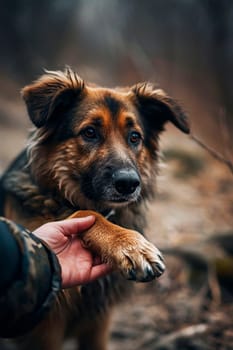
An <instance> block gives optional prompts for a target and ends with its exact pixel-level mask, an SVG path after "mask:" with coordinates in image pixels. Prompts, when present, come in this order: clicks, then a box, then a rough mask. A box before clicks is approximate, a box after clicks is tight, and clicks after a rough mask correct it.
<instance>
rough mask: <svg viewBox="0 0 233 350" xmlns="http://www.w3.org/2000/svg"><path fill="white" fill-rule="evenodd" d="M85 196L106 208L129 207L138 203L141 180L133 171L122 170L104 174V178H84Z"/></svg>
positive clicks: (83, 189)
mask: <svg viewBox="0 0 233 350" xmlns="http://www.w3.org/2000/svg"><path fill="white" fill-rule="evenodd" d="M82 191H83V193H84V195H85V196H86V197H87V198H88V199H89V200H91V201H92V202H93V203H96V204H97V205H98V206H102V205H103V206H104V207H105V208H114V207H122V206H127V205H128V204H130V203H133V202H136V201H137V200H138V199H139V197H140V194H141V179H140V177H139V175H138V173H137V172H136V171H135V170H132V169H128V168H127V169H120V170H116V171H114V172H111V173H110V172H107V171H106V172H104V170H102V176H94V177H91V176H87V177H84V181H83V183H82Z"/></svg>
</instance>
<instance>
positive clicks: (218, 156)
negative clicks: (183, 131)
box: [189, 134, 233, 174]
mask: <svg viewBox="0 0 233 350" xmlns="http://www.w3.org/2000/svg"><path fill="white" fill-rule="evenodd" d="M189 136H190V138H191V139H192V140H193V141H195V142H196V143H197V144H198V145H199V146H201V147H202V148H204V149H205V150H206V151H207V152H209V153H210V154H211V155H212V156H213V157H214V158H215V159H217V160H219V161H220V162H222V163H224V164H226V166H227V167H228V168H229V169H230V171H231V173H232V174H233V163H232V162H231V161H230V160H229V159H225V158H224V157H223V156H222V154H220V153H218V152H217V151H215V150H213V149H212V148H211V147H209V146H207V145H206V144H204V143H203V142H202V141H201V140H199V138H198V137H196V136H195V135H193V134H190V135H189Z"/></svg>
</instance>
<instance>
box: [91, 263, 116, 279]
mask: <svg viewBox="0 0 233 350" xmlns="http://www.w3.org/2000/svg"><path fill="white" fill-rule="evenodd" d="M112 270H113V269H112V267H111V266H109V265H107V264H100V265H96V266H93V267H92V269H91V274H90V280H89V282H92V281H94V280H96V279H97V278H100V277H103V276H105V275H107V274H108V273H110V272H112Z"/></svg>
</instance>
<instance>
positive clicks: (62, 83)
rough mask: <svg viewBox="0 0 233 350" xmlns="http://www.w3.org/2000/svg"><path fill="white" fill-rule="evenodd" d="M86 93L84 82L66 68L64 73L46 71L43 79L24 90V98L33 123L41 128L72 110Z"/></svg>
mask: <svg viewBox="0 0 233 350" xmlns="http://www.w3.org/2000/svg"><path fill="white" fill-rule="evenodd" d="M84 91H85V84H84V81H83V80H82V79H81V78H80V77H79V76H78V75H77V74H76V73H75V72H73V71H72V70H71V69H70V68H66V69H65V71H64V72H61V71H46V74H44V75H43V76H42V77H41V78H39V79H38V80H37V81H35V82H34V83H33V84H31V85H28V86H26V87H24V88H23V89H22V96H23V99H24V101H25V103H26V106H27V110H28V114H29V117H30V119H31V121H32V122H33V123H34V124H35V126H37V127H38V128H40V127H42V126H44V125H45V124H47V123H48V122H49V121H52V120H53V121H54V119H55V118H56V119H57V118H59V116H60V115H61V114H62V113H64V112H66V111H67V109H69V108H72V107H73V106H74V103H75V102H76V101H77V100H78V99H80V98H81V97H82V95H83V94H84Z"/></svg>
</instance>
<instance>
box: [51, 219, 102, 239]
mask: <svg viewBox="0 0 233 350" xmlns="http://www.w3.org/2000/svg"><path fill="white" fill-rule="evenodd" d="M94 222H95V216H94V215H89V216H86V217H83V218H74V219H67V220H63V221H58V222H57V225H58V226H59V228H60V229H61V230H62V231H63V234H64V235H65V236H70V235H76V234H78V233H80V232H82V231H84V230H87V229H88V228H90V227H91V226H92V225H93V224H94Z"/></svg>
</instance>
